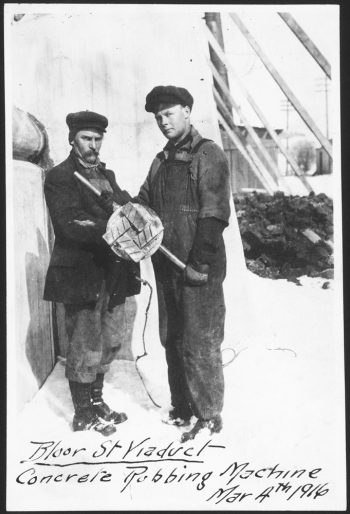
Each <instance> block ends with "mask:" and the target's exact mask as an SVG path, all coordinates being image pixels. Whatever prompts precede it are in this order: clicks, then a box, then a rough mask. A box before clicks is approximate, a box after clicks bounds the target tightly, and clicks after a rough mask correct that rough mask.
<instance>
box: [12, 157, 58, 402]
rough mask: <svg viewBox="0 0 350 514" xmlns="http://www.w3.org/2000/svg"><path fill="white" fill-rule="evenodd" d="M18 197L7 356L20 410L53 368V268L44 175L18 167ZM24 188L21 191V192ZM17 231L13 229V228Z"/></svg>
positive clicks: (15, 167)
mask: <svg viewBox="0 0 350 514" xmlns="http://www.w3.org/2000/svg"><path fill="white" fill-rule="evenodd" d="M11 174H12V177H13V185H14V193H15V194H14V195H13V201H12V203H11V207H10V208H9V210H8V216H9V215H12V219H11V220H10V223H11V222H12V223H13V228H14V231H15V233H14V234H13V236H14V237H13V238H11V239H10V241H11V243H10V244H9V245H8V247H7V250H8V261H9V259H11V260H10V261H9V262H8V271H9V275H8V291H9V296H10V297H11V298H12V299H13V300H14V301H13V303H12V302H8V316H9V323H8V329H9V330H8V355H9V358H10V363H11V364H13V365H14V367H12V366H11V371H12V372H13V371H15V373H12V374H11V375H12V377H13V379H14V383H15V388H14V390H13V391H12V394H11V397H12V398H13V396H12V395H15V396H16V405H17V408H19V409H20V408H21V407H22V406H23V405H24V404H25V402H26V401H28V400H30V399H31V398H32V397H33V396H34V395H35V393H36V392H37V390H38V389H39V387H40V386H41V385H42V383H43V382H44V381H45V379H46V378H47V376H48V375H49V373H50V372H51V370H52V368H53V366H54V351H53V336H52V319H51V306H50V304H49V303H48V302H45V301H44V300H43V299H42V297H43V289H44V281H45V275H46V269H47V266H48V263H49V257H50V253H49V243H48V224H47V223H48V219H47V211H46V206H45V201H44V196H43V189H42V181H43V171H42V169H41V168H39V167H38V166H36V165H35V164H31V163H28V162H23V161H16V160H14V161H13V166H12V170H11ZM17 184H21V186H22V187H16V185H17ZM9 228H10V230H12V228H11V226H9Z"/></svg>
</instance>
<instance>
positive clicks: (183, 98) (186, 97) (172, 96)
mask: <svg viewBox="0 0 350 514" xmlns="http://www.w3.org/2000/svg"><path fill="white" fill-rule="evenodd" d="M167 103H169V104H170V103H172V104H181V105H188V107H189V108H190V109H192V105H193V96H192V95H191V93H190V92H189V91H187V89H185V88H184V87H176V86H157V87H154V88H153V89H152V91H151V92H150V93H148V95H147V96H146V105H145V109H146V111H147V112H155V111H156V109H157V107H158V105H159V104H167Z"/></svg>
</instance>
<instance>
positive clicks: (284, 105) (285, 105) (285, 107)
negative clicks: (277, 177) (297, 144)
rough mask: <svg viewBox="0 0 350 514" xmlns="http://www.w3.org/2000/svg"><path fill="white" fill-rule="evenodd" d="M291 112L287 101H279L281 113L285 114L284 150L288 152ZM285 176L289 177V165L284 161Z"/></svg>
mask: <svg viewBox="0 0 350 514" xmlns="http://www.w3.org/2000/svg"><path fill="white" fill-rule="evenodd" d="M292 110H293V106H292V104H291V103H290V101H289V100H288V99H284V100H282V101H281V111H283V112H285V113H286V149H287V152H289V113H290V112H291V111H292ZM286 175H289V163H288V161H287V160H286Z"/></svg>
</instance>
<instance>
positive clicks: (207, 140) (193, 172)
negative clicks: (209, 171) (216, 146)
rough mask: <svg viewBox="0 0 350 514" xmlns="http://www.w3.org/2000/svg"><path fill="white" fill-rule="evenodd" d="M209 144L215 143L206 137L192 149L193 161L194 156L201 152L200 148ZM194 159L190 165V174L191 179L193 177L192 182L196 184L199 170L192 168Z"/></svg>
mask: <svg viewBox="0 0 350 514" xmlns="http://www.w3.org/2000/svg"><path fill="white" fill-rule="evenodd" d="M208 142H211V143H212V142H213V141H212V139H206V138H205V137H203V139H201V140H200V141H198V143H197V144H196V145H195V146H194V147H193V148H192V151H191V156H192V159H193V156H194V155H196V153H197V152H198V151H199V149H200V147H201V146H202V145H203V144H204V143H208ZM192 159H191V161H190V163H189V169H188V171H189V174H190V177H191V180H193V181H194V182H197V170H196V168H193V167H192Z"/></svg>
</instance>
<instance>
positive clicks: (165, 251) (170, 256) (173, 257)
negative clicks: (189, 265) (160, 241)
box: [158, 245, 186, 270]
mask: <svg viewBox="0 0 350 514" xmlns="http://www.w3.org/2000/svg"><path fill="white" fill-rule="evenodd" d="M158 250H160V251H161V252H162V253H163V254H164V255H165V256H166V257H168V259H169V260H170V261H171V262H173V263H174V264H176V266H177V267H178V268H180V269H181V270H184V269H185V268H186V264H184V263H183V262H182V261H180V259H178V258H177V257H176V255H174V254H173V253H172V252H171V251H170V250H168V249H167V248H166V247H165V246H163V245H160V246H159V248H158Z"/></svg>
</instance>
